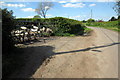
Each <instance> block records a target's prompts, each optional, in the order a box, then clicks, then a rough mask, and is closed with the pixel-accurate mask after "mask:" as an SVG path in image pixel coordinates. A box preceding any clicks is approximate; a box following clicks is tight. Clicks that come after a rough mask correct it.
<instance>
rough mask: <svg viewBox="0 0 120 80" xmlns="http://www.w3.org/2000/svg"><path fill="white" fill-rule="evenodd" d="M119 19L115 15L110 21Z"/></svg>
mask: <svg viewBox="0 0 120 80" xmlns="http://www.w3.org/2000/svg"><path fill="white" fill-rule="evenodd" d="M116 20H117V19H116V18H115V17H112V18H111V19H110V20H109V21H116Z"/></svg>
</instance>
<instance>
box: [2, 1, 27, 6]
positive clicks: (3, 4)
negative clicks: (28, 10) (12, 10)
mask: <svg viewBox="0 0 120 80" xmlns="http://www.w3.org/2000/svg"><path fill="white" fill-rule="evenodd" d="M0 5H1V6H6V7H25V6H26V5H24V4H7V3H5V2H3V1H0Z"/></svg>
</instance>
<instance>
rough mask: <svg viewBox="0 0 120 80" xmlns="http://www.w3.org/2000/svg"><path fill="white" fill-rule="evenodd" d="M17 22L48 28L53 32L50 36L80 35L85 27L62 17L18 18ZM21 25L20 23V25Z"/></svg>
mask: <svg viewBox="0 0 120 80" xmlns="http://www.w3.org/2000/svg"><path fill="white" fill-rule="evenodd" d="M16 20H17V21H18V20H19V21H32V22H39V23H40V24H41V25H42V26H45V27H49V28H51V29H52V30H53V34H52V35H55V36H56V35H59V36H63V35H64V34H66V33H69V34H74V35H82V34H83V33H84V29H85V26H84V25H82V22H80V21H77V20H73V19H68V18H63V17H54V18H46V19H43V18H19V19H16ZM21 24H22V23H21Z"/></svg>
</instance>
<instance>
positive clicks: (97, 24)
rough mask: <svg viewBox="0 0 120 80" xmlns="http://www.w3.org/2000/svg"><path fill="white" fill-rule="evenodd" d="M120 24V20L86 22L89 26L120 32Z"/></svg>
mask: <svg viewBox="0 0 120 80" xmlns="http://www.w3.org/2000/svg"><path fill="white" fill-rule="evenodd" d="M118 24H119V22H118V21H109V22H93V23H86V25H87V26H93V27H102V28H106V29H110V30H113V31H117V32H120V27H119V25H118Z"/></svg>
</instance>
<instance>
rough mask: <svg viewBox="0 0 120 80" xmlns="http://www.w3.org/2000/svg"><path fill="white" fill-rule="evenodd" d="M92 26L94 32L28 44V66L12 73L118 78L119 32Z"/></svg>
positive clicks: (43, 76)
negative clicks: (84, 35)
mask: <svg viewBox="0 0 120 80" xmlns="http://www.w3.org/2000/svg"><path fill="white" fill-rule="evenodd" d="M92 29H93V30H94V32H93V34H92V36H88V37H60V38H58V39H56V40H52V41H50V42H47V43H45V44H41V43H39V42H38V43H35V44H32V45H28V48H27V49H26V55H28V54H29V56H27V58H26V61H27V63H26V66H25V67H23V69H22V70H21V71H19V72H17V73H15V74H14V75H13V76H14V77H26V78H27V77H33V78H117V77H118V44H119V43H118V34H117V33H116V32H113V31H110V30H106V29H101V28H92ZM51 56H52V57H51ZM48 57H49V58H50V59H48ZM45 59H46V60H45ZM44 60H45V61H44ZM43 61H44V62H43Z"/></svg>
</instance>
